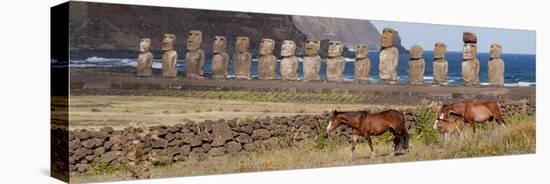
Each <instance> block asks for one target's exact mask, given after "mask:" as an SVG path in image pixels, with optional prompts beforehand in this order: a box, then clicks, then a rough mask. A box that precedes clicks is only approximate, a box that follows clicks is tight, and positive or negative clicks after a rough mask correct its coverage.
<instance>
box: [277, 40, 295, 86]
mask: <svg viewBox="0 0 550 184" xmlns="http://www.w3.org/2000/svg"><path fill="white" fill-rule="evenodd" d="M281 57H283V58H282V59H281V80H298V58H297V57H296V44H295V43H294V41H292V40H285V41H283V45H282V46H281Z"/></svg>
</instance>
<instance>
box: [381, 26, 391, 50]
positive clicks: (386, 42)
mask: <svg viewBox="0 0 550 184" xmlns="http://www.w3.org/2000/svg"><path fill="white" fill-rule="evenodd" d="M394 37H395V30H394V29H392V28H384V30H383V31H382V37H381V38H380V47H381V48H388V47H392V46H393V39H394Z"/></svg>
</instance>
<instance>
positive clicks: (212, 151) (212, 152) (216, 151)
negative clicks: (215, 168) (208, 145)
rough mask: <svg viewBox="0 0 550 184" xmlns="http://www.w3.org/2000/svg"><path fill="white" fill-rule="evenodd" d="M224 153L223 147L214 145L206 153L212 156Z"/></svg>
mask: <svg viewBox="0 0 550 184" xmlns="http://www.w3.org/2000/svg"><path fill="white" fill-rule="evenodd" d="M224 154H225V147H214V148H212V149H210V151H209V152H208V155H210V156H213V157H218V156H222V155H224Z"/></svg>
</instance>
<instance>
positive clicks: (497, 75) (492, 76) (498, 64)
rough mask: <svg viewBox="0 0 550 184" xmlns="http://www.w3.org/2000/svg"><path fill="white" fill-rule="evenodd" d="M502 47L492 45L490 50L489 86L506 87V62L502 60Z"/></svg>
mask: <svg viewBox="0 0 550 184" xmlns="http://www.w3.org/2000/svg"><path fill="white" fill-rule="evenodd" d="M501 53H502V46H500V45H499V44H492V45H491V48H490V50H489V54H490V57H491V58H490V59H489V63H488V65H489V66H488V68H489V69H488V70H489V71H488V78H489V84H491V85H496V86H502V85H504V60H502V58H501Z"/></svg>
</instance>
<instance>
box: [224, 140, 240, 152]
mask: <svg viewBox="0 0 550 184" xmlns="http://www.w3.org/2000/svg"><path fill="white" fill-rule="evenodd" d="M225 149H226V151H227V153H237V152H239V151H241V149H242V146H241V143H238V142H235V141H230V142H228V143H226V144H225Z"/></svg>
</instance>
